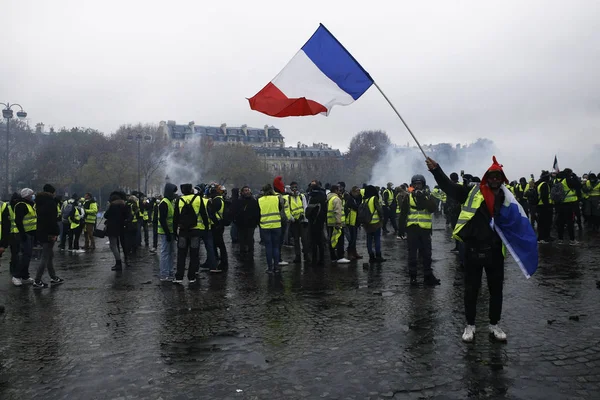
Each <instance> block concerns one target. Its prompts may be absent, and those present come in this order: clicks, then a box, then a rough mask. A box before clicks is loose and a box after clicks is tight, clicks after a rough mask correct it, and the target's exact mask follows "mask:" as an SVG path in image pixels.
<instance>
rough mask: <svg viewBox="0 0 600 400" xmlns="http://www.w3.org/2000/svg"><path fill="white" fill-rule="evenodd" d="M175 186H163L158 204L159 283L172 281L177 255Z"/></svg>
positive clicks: (170, 184) (169, 184) (168, 184)
mask: <svg viewBox="0 0 600 400" xmlns="http://www.w3.org/2000/svg"><path fill="white" fill-rule="evenodd" d="M175 193H177V186H175V185H174V184H172V183H167V184H165V189H164V197H163V199H162V200H161V201H160V203H159V204H158V227H157V233H158V235H159V236H160V262H159V276H158V278H159V279H160V281H161V282H166V281H173V280H174V279H175V270H174V266H173V261H174V259H175V256H176V254H177V252H176V250H177V241H176V240H175V237H176V234H177V232H176V230H175V225H174V216H175V204H174V202H175V197H176V194H175Z"/></svg>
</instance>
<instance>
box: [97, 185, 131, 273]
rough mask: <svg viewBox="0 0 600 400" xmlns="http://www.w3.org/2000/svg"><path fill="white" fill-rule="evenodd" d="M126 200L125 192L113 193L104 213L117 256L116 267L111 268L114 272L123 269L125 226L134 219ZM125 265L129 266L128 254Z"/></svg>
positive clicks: (107, 234) (111, 244) (114, 252)
mask: <svg viewBox="0 0 600 400" xmlns="http://www.w3.org/2000/svg"><path fill="white" fill-rule="evenodd" d="M126 198H127V196H126V195H125V193H123V192H119V191H115V192H112V193H111V194H110V196H109V202H110V205H109V206H108V210H106V212H105V213H104V219H105V224H106V236H108V241H109V243H110V250H111V251H112V253H113V255H114V256H115V265H114V266H113V267H112V268H111V270H112V271H121V270H122V269H123V266H122V263H121V253H120V250H119V245H121V246H122V245H123V242H124V241H125V226H126V225H127V223H129V222H130V221H131V219H132V214H131V211H130V209H129V207H128V206H127V205H126V204H125V199H126ZM125 265H127V253H125Z"/></svg>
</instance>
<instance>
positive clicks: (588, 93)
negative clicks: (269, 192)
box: [0, 0, 600, 173]
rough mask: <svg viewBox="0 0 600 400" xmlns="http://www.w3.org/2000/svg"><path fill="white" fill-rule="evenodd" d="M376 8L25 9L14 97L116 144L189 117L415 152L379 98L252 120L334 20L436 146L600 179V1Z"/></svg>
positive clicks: (11, 12) (3, 82) (1, 82)
mask: <svg viewBox="0 0 600 400" xmlns="http://www.w3.org/2000/svg"><path fill="white" fill-rule="evenodd" d="M413 3H415V2H413ZM365 4H366V3H365V2H362V1H330V2H323V1H310V0H307V1H304V2H303V3H302V6H301V7H296V8H291V6H284V5H283V3H281V2H279V1H253V2H247V1H231V2H220V3H219V2H198V1H191V0H190V1H173V2H169V3H165V2H158V1H141V0H140V1H113V0H107V1H103V2H82V1H76V0H69V1H67V0H64V1H56V2H47V1H43V0H38V1H34V0H29V1H27V0H26V1H20V2H10V5H9V6H8V7H6V6H4V7H3V17H2V18H3V25H4V31H8V35H7V36H5V37H8V38H9V39H10V41H11V44H10V46H8V47H7V43H4V48H3V52H2V62H1V63H0V94H1V95H2V96H3V98H2V99H0V101H16V102H19V103H22V104H23V105H24V106H25V107H26V109H27V111H29V113H30V117H31V120H32V122H38V121H42V122H44V123H46V124H47V125H53V126H55V127H60V126H63V125H64V126H67V127H70V126H90V127H95V128H98V129H100V130H102V131H104V132H107V133H109V132H111V131H114V130H115V129H116V128H117V127H118V126H119V125H120V124H123V123H136V122H138V121H141V122H158V121H159V120H164V119H175V120H177V121H180V122H187V121H190V120H194V121H196V122H197V123H203V124H215V125H218V124H220V123H221V122H227V123H228V124H229V125H236V124H242V123H246V124H248V125H254V126H262V125H264V124H265V123H268V124H273V125H276V126H277V127H279V128H280V129H281V130H282V132H283V134H284V135H285V136H286V140H287V142H288V143H290V144H292V143H295V142H297V141H299V140H301V141H304V142H313V141H315V142H317V141H327V142H329V143H331V144H333V145H334V146H336V147H339V148H341V149H342V150H344V149H346V148H347V146H348V143H349V141H350V138H351V137H352V135H354V134H355V133H356V132H358V131H360V130H365V129H384V130H386V131H387V132H388V133H389V134H390V137H391V138H392V140H393V141H394V142H395V143H400V144H405V143H406V142H408V141H410V140H411V139H410V137H409V135H408V133H407V132H406V131H405V130H404V128H403V126H402V125H401V123H400V121H399V120H398V119H397V118H396V116H395V115H394V114H393V111H392V110H391V109H390V108H389V107H388V106H387V104H386V103H385V101H384V100H383V98H382V97H381V96H380V95H379V93H377V91H376V89H374V88H372V89H370V90H369V91H368V92H367V93H366V94H365V95H364V96H363V97H362V98H361V99H359V100H358V101H357V102H356V103H355V104H353V105H351V106H349V107H337V108H334V109H333V111H332V113H331V115H330V116H329V117H327V118H325V117H321V116H316V117H308V118H288V119H276V118H271V117H267V116H264V115H262V114H258V113H255V112H253V111H251V110H250V109H249V107H248V104H247V102H246V100H245V98H246V97H250V96H252V95H254V94H255V93H256V92H257V91H258V90H260V89H261V88H262V87H263V86H264V85H265V84H266V83H267V82H268V81H269V80H270V79H272V78H273V77H274V76H275V75H276V74H277V73H278V72H279V71H280V70H281V68H283V66H284V65H285V64H286V63H287V61H289V59H290V58H291V57H292V56H293V55H294V53H295V52H296V51H297V50H298V49H299V48H300V47H301V46H302V44H303V43H304V42H305V41H306V40H307V39H308V37H309V36H310V35H311V34H312V32H313V31H314V30H315V29H316V28H317V26H318V23H319V22H323V23H324V24H325V25H326V26H327V27H328V28H329V29H330V30H331V31H332V32H333V33H334V34H335V35H336V36H337V37H338V39H339V40H340V41H341V42H342V43H343V44H344V45H345V46H346V47H347V48H348V49H349V51H350V52H352V54H353V55H354V56H355V57H356V58H357V59H358V60H359V61H360V62H361V63H362V64H363V66H364V67H365V68H366V69H367V70H368V71H369V72H370V73H371V75H372V76H373V77H374V78H375V80H376V81H377V82H378V83H379V84H380V85H381V86H382V88H383V89H384V90H385V91H386V94H387V95H388V96H389V97H390V98H391V99H392V100H393V101H394V103H395V104H396V106H397V107H398V108H399V110H400V112H401V113H402V114H403V116H404V118H405V119H406V121H407V122H408V124H409V126H411V128H412V129H413V131H414V132H415V133H416V134H417V136H418V137H419V139H420V140H421V141H422V142H423V143H435V142H450V143H465V142H470V141H473V140H475V139H476V138H478V137H488V138H490V139H492V140H493V141H494V142H495V143H496V144H497V145H498V148H499V149H500V151H501V152H502V154H503V157H504V159H505V160H504V162H505V164H509V165H510V164H512V165H515V166H518V168H517V169H519V170H523V171H524V172H523V173H528V171H529V170H531V169H533V168H535V171H537V170H539V169H540V168H542V167H543V168H549V167H550V165H548V164H549V163H551V160H552V158H553V156H554V154H555V153H558V154H559V160H561V164H563V165H565V166H566V165H567V164H568V165H571V166H573V167H574V168H577V169H581V170H583V169H586V170H587V169H589V168H595V169H600V165H584V164H583V163H584V162H589V161H586V160H585V157H582V152H586V151H588V150H589V149H590V148H591V147H592V146H591V145H593V144H597V143H599V142H600V141H599V139H598V138H597V137H598V134H597V133H596V132H597V131H598V127H599V126H600V116H599V114H600V113H599V104H600V102H599V100H600V99H599V97H600V95H599V94H598V93H600V79H598V78H599V75H600V74H599V72H598V71H600V68H599V67H600V65H599V60H600V47H599V46H598V43H600V31H599V30H598V29H597V21H599V20H600V3H598V2H594V1H585V0H575V1H571V2H563V1H539V0H537V1H527V2H522V1H505V2H501V3H500V2H499V3H494V4H492V3H490V2H478V1H465V2H460V3H458V2H436V3H425V2H419V3H418V4H412V3H408V2H388V1H370V2H368V6H366V5H365ZM588 144H590V145H588ZM542 164H543V165H542ZM532 172H533V171H532Z"/></svg>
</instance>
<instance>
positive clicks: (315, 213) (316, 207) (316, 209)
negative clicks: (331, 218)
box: [304, 203, 321, 223]
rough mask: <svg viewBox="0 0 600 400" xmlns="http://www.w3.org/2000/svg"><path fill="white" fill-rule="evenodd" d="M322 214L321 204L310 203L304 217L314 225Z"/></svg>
mask: <svg viewBox="0 0 600 400" xmlns="http://www.w3.org/2000/svg"><path fill="white" fill-rule="evenodd" d="M320 213H321V203H309V204H308V205H307V206H306V210H304V216H305V217H306V219H307V220H308V221H309V222H312V223H314V222H315V221H316V220H317V218H318V217H319V214H320Z"/></svg>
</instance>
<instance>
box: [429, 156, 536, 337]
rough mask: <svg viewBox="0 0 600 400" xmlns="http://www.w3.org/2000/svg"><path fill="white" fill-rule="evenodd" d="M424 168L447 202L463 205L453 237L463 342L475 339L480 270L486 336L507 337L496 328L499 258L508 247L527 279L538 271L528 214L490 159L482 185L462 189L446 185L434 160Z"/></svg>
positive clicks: (499, 304)
mask: <svg viewBox="0 0 600 400" xmlns="http://www.w3.org/2000/svg"><path fill="white" fill-rule="evenodd" d="M425 162H426V164H427V167H428V168H429V171H431V173H432V174H433V176H434V178H435V180H436V182H437V183H438V185H439V186H440V188H441V189H442V190H443V191H444V192H445V193H446V194H447V196H448V198H453V199H455V200H456V201H457V202H458V203H460V204H462V208H461V212H460V215H459V217H458V222H457V224H456V227H455V229H454V232H453V237H454V238H455V239H457V240H459V241H462V242H463V243H464V245H465V262H464V264H465V293H464V304H465V314H466V319H467V326H466V328H465V330H464V333H463V335H462V340H463V341H464V342H472V341H473V339H474V335H475V313H476V310H477V297H478V294H479V289H480V287H481V278H482V276H481V275H482V272H483V270H484V269H485V274H486V277H487V284H488V288H489V292H490V306H489V320H490V324H489V328H488V329H489V332H490V334H491V335H493V337H494V338H495V339H496V340H498V341H505V340H506V333H504V331H503V330H502V329H501V328H500V327H499V326H498V322H499V321H500V317H501V314H502V290H503V283H504V255H505V249H506V248H508V250H509V251H510V253H511V254H512V255H513V258H514V259H515V261H516V262H517V263H518V264H519V266H520V267H521V269H522V271H523V273H524V274H525V276H526V277H527V278H529V277H530V276H531V274H533V273H534V272H535V270H536V269H537V263H538V254H537V237H536V235H535V232H534V231H533V228H532V227H531V224H530V223H529V220H528V219H527V215H526V214H525V212H524V211H523V208H522V207H521V206H520V205H519V203H518V202H517V200H516V199H515V198H514V196H513V195H512V194H511V193H510V191H509V190H508V189H506V187H505V186H504V185H503V183H504V184H507V183H508V179H506V176H505V175H504V171H503V170H502V165H500V164H498V162H497V161H496V157H493V163H492V165H491V167H490V168H489V169H488V170H487V171H486V173H485V175H484V176H483V179H482V180H481V184H479V185H475V186H462V185H458V184H456V183H453V182H451V181H450V179H449V178H448V176H446V174H445V173H444V171H443V170H442V168H441V167H440V166H439V165H438V163H437V162H435V161H434V160H432V159H431V158H429V157H427V159H426V161H425Z"/></svg>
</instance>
